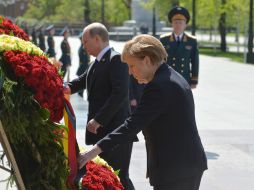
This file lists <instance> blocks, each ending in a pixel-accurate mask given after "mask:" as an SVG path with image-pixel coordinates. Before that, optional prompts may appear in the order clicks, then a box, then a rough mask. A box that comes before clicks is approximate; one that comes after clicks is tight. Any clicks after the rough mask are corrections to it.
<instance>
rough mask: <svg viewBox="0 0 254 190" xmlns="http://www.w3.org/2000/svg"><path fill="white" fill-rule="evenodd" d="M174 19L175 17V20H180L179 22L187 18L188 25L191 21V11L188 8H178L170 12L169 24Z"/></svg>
mask: <svg viewBox="0 0 254 190" xmlns="http://www.w3.org/2000/svg"><path fill="white" fill-rule="evenodd" d="M182 16H184V17H182ZM173 17H174V19H179V20H180V19H184V18H185V19H186V23H188V22H189V20H190V14H189V11H188V10H187V9H186V8H184V7H179V6H176V7H174V8H172V9H171V10H170V11H169V13H168V20H169V22H172V18H173Z"/></svg>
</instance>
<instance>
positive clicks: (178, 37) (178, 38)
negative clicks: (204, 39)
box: [177, 36, 181, 45]
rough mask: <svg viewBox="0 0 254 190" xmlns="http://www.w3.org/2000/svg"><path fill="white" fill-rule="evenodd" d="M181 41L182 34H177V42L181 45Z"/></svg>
mask: <svg viewBox="0 0 254 190" xmlns="http://www.w3.org/2000/svg"><path fill="white" fill-rule="evenodd" d="M180 42H181V40H180V36H177V44H178V45H179V44H180Z"/></svg>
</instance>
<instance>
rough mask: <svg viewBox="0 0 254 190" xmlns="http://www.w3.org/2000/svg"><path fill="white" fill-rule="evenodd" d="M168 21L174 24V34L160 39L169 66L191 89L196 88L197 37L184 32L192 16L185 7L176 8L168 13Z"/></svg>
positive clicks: (197, 68)
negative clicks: (166, 54)
mask: <svg viewBox="0 0 254 190" xmlns="http://www.w3.org/2000/svg"><path fill="white" fill-rule="evenodd" d="M168 20H169V22H170V23H171V24H172V27H173V32H172V33H169V34H163V35H162V36H161V37H160V41H161V43H162V44H163V46H164V47H165V49H166V51H167V53H168V59H167V64H168V65H169V66H171V67H172V68H173V69H175V70H176V71H177V72H178V73H180V74H181V75H182V76H183V77H184V78H185V80H186V81H187V82H188V83H189V84H190V85H191V88H196V86H197V84H198V72H199V51H198V46H197V40H196V38H195V36H192V35H190V34H188V33H186V32H184V30H185V28H186V26H187V24H188V22H189V20H190V14H189V12H188V10H187V9H185V8H184V7H174V8H173V9H171V10H170V12H169V13H168Z"/></svg>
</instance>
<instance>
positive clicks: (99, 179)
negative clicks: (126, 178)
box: [82, 161, 124, 190]
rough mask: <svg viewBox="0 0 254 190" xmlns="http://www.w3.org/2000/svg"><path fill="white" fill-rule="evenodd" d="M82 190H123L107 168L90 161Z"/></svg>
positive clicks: (83, 179)
mask: <svg viewBox="0 0 254 190" xmlns="http://www.w3.org/2000/svg"><path fill="white" fill-rule="evenodd" d="M82 188H86V189H89V190H107V189H110V190H123V189H124V188H123V186H122V184H121V183H120V181H119V180H118V179H117V177H116V175H115V174H114V173H113V172H112V171H111V170H109V169H108V168H107V167H106V166H101V165H98V164H95V163H94V162H92V161H90V162H88V163H87V164H86V174H85V176H84V177H83V178H82Z"/></svg>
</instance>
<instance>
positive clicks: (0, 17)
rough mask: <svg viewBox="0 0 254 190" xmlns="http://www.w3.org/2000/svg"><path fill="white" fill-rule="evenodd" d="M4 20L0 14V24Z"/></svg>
mask: <svg viewBox="0 0 254 190" xmlns="http://www.w3.org/2000/svg"><path fill="white" fill-rule="evenodd" d="M3 21H4V17H2V16H0V24H2V23H3Z"/></svg>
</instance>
